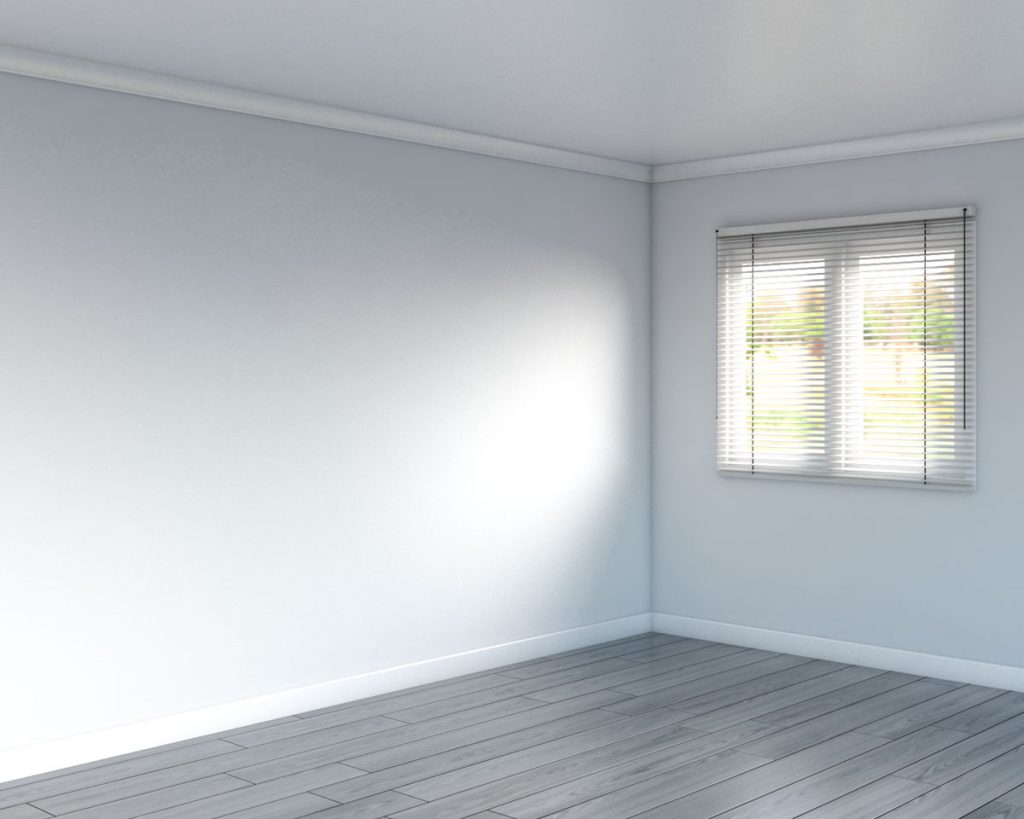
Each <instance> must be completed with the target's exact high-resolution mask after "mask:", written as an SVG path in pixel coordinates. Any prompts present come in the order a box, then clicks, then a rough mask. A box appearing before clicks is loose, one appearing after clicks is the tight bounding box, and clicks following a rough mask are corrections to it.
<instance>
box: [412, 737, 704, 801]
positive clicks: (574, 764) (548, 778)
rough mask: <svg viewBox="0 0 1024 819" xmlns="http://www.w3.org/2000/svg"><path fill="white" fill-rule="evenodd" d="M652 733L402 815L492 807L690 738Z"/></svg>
mask: <svg viewBox="0 0 1024 819" xmlns="http://www.w3.org/2000/svg"><path fill="white" fill-rule="evenodd" d="M679 728H681V726H679ZM656 733H658V734H659V736H658V737H657V738H655V739H652V738H651V737H650V736H648V735H640V736H638V737H633V738H630V739H628V740H622V741H620V742H617V743H613V744H611V745H608V746H605V747H603V748H598V749H595V750H593V751H589V752H587V753H583V754H577V755H575V756H571V757H567V758H565V759H561V760H557V761H555V762H552V763H549V764H547V765H542V766H540V767H537V768H532V769H530V770H527V771H524V772H522V773H519V774H515V775H513V776H508V777H505V778H503V779H499V780H496V781H493V782H487V783H484V784H480V785H477V786H476V787H471V788H466V789H463V790H459V791H455V792H452V793H449V794H448V795H446V796H441V797H439V798H435V799H433V800H431V801H429V802H426V803H425V804H424V805H422V806H420V807H418V808H414V809H413V810H411V811H406V812H405V814H404V815H407V816H410V817H413V816H415V817H421V819H422V817H454V816H467V815H470V814H473V813H476V812H478V811H480V810H482V809H491V808H495V806H496V805H498V804H500V803H502V802H505V801H509V800H512V799H515V798H517V797H520V796H523V795H525V794H529V793H532V792H535V791H537V790H540V789H543V788H546V787H551V786H552V785H556V784H559V783H562V782H566V781H568V780H570V779H574V778H576V777H579V776H585V775H587V774H589V773H592V772H594V771H597V770H603V769H606V768H609V767H612V766H614V765H615V764H616V763H618V762H621V761H623V760H626V759H630V758H633V757H637V756H642V755H644V754H645V752H647V751H656V750H658V749H659V748H665V747H672V746H673V745H679V744H680V740H681V738H684V737H687V736H690V737H692V733H690V734H677V735H675V736H673V735H672V732H671V729H669V730H667V731H661V732H656ZM401 790H402V791H403V792H405V791H407V790H412V789H410V788H402V789H401ZM498 812H501V811H498Z"/></svg>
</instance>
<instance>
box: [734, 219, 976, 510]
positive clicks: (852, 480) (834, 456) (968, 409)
mask: <svg viewBox="0 0 1024 819" xmlns="http://www.w3.org/2000/svg"><path fill="white" fill-rule="evenodd" d="M961 217H966V218H970V219H971V220H972V222H973V221H974V220H975V217H976V211H975V208H973V207H970V206H967V207H958V208H943V209H935V210H920V211H904V212H899V213H885V214H874V215H867V216H855V217H847V218H834V219H814V220H803V221H797V222H778V223H771V224H764V225H743V226H735V227H726V228H720V229H718V230H717V231H716V271H715V275H716V287H715V291H716V296H715V311H716V312H715V314H716V321H715V373H716V378H715V381H716V384H715V390H716V396H715V402H716V405H715V418H716V433H715V434H716V460H717V461H718V472H719V474H720V475H723V476H728V477H748V478H757V479H766V480H798V481H812V482H819V483H836V484H855V485H867V486H893V487H901V488H923V489H940V490H944V491H961V492H964V491H966V492H971V491H974V489H975V487H976V470H977V429H976V425H977V402H976V382H977V377H976V372H977V371H976V361H975V350H976V347H977V318H976V304H977V302H976V294H975V290H976V286H977V269H976V258H977V251H976V232H975V230H976V229H974V228H972V230H971V235H970V239H969V240H967V241H969V242H970V247H969V248H966V247H965V248H964V251H963V252H962V253H958V254H957V262H956V263H957V264H958V265H959V264H963V265H965V266H966V265H967V263H968V257H969V258H970V261H971V264H972V267H971V273H970V275H969V276H966V283H967V291H966V292H965V291H964V290H963V284H962V283H961V281H959V280H958V281H957V283H956V293H957V295H958V300H959V301H960V303H961V304H962V305H963V309H962V313H961V315H962V325H959V324H958V326H961V327H962V329H963V331H964V333H965V340H966V339H967V334H968V333H969V343H965V344H963V345H962V347H961V349H960V355H959V357H958V358H957V365H958V366H957V374H956V380H955V385H956V386H955V389H956V393H957V394H958V395H962V396H963V398H962V400H960V401H957V402H956V404H955V411H956V418H957V420H956V423H957V425H960V424H962V423H966V419H965V415H966V414H967V413H969V415H968V416H967V417H968V418H969V423H970V431H969V432H970V434H969V444H970V455H971V458H972V460H973V469H972V472H971V475H970V483H969V485H968V484H962V485H955V484H950V483H948V482H942V481H941V480H940V481H938V482H934V481H933V482H927V481H926V480H922V481H915V480H909V479H896V480H888V479H885V478H879V477H859V476H856V475H853V474H849V473H847V472H846V471H845V469H846V468H848V466H846V465H847V464H849V463H850V462H851V459H850V456H849V455H848V454H847V453H846V452H844V451H843V450H842V448H841V447H840V446H838V445H837V444H836V443H835V441H836V440H837V427H838V426H839V425H840V424H849V423H850V419H852V418H854V415H853V414H850V415H849V416H848V419H847V420H845V421H843V420H842V419H840V418H837V417H836V413H835V412H834V411H829V412H827V413H826V421H825V425H826V429H825V454H824V459H823V460H824V461H825V462H827V463H828V467H827V468H826V469H823V470H820V471H821V472H822V473H825V474H809V473H805V472H801V471H799V469H796V470H794V471H792V472H789V471H785V470H773V471H759V470H757V469H755V468H754V464H753V459H752V464H751V469H750V470H749V471H746V470H741V469H738V468H723V466H722V463H721V455H720V453H721V448H722V435H723V430H722V424H723V418H722V417H721V414H722V406H721V402H722V395H723V387H722V384H723V375H722V367H723V357H722V355H723V352H724V351H723V350H722V349H721V343H722V329H721V327H720V326H719V324H720V322H721V321H722V317H721V314H720V310H721V305H722V298H723V294H722V287H721V282H719V281H717V279H718V278H719V276H720V274H721V271H720V265H719V264H718V261H717V259H718V255H717V240H718V239H721V238H728V237H737V236H747V235H752V236H757V235H764V234H771V233H785V232H797V231H807V230H815V229H828V228H848V227H858V226H873V225H896V224H900V223H913V222H927V221H928V220H939V219H942V220H948V219H952V218H961ZM965 235H966V234H965ZM827 266H828V265H827ZM843 271H844V265H842V264H836V263H835V262H833V263H832V265H831V269H827V270H826V271H825V277H826V281H827V282H831V285H827V286H826V289H825V294H826V305H825V310H826V336H825V345H826V354H825V367H826V371H828V370H829V369H830V368H834V367H836V366H838V363H837V358H838V354H837V353H836V352H835V350H836V348H837V345H838V344H839V343H840V339H839V336H840V335H841V334H840V333H838V332H837V327H838V323H837V322H836V321H834V320H832V318H833V316H832V313H833V311H835V310H836V309H837V305H836V301H837V299H836V295H837V293H842V292H843V291H844V290H847V287H848V285H847V284H846V283H845V282H842V281H840V282H838V283H837V282H836V281H835V279H836V278H837V277H840V276H841V275H842V274H843ZM848 298H850V295H849V292H848V291H847V292H846V294H845V295H844V296H843V297H842V302H843V304H844V305H846V308H845V312H846V313H847V314H849V312H850V311H849V306H848V304H846V300H847V299H848ZM734 309H736V308H734ZM734 343H743V344H745V343H746V342H745V341H744V340H736V341H735V342H734ZM847 355H849V354H848V353H847ZM967 373H970V377H969V378H968V377H967ZM826 382H828V376H826ZM737 388H738V387H737ZM826 405H827V406H828V407H832V408H834V407H835V406H838V405H840V402H838V401H836V400H835V399H834V398H832V397H829V398H827V399H826ZM840 412H842V410H841V411H840ZM859 421H860V422H862V421H863V418H862V417H861V418H859ZM965 429H966V426H965ZM734 434H735V432H734ZM810 463H811V462H810V461H808V464H810ZM926 463H927V459H926ZM941 466H942V464H941V462H940V463H936V464H934V465H933V466H929V469H932V468H934V469H941ZM940 474H941V473H940Z"/></svg>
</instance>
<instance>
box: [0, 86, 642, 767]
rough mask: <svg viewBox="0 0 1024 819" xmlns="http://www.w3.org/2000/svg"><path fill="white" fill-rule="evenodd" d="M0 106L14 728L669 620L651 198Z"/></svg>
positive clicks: (1, 587) (6, 602) (88, 99)
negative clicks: (658, 465) (659, 496)
mask: <svg viewBox="0 0 1024 819" xmlns="http://www.w3.org/2000/svg"><path fill="white" fill-rule="evenodd" d="M0 100H2V109H3V111H4V115H3V117H2V118H0V146H2V147H0V350H2V353H0V404H2V407H3V409H2V412H3V423H2V424H0V452H2V458H0V464H2V466H0V544H2V547H0V548H2V549H3V553H4V554H3V571H2V572H0V622H2V623H3V624H4V640H3V650H2V656H3V669H4V672H3V674H2V675H0V725H2V726H3V732H2V741H0V747H3V746H10V747H16V746H19V745H21V744H25V743H29V742H33V741H42V740H46V739H49V738H55V737H62V736H67V735H70V734H75V733H79V732H84V731H89V730H94V729H99V728H103V727H108V726H113V725H117V724H123V723H131V722H134V721H138V720H143V719H147V718H151V717H156V716H161V715H165V714H170V713H175V712H179V711H182V710H184V709H189V708H195V707H200V706H206V705H213V704H218V703H222V702H228V701H233V700H238V699H241V698H244V697H247V696H253V695H257V694H261V693H268V692H273V691H279V690H284V689H289V688H292V687H295V686H301V685H305V684H311V683H316V682H321V681H326V680H332V679H336V678H340V677H345V676H348V675H352V674H357V673H361V672H367V671H373V670H376V669H381V668H388V667H392V666H396V665H401V664H405V663H410V662H414V661H418V660H423V659H428V658H433V657H438V656H443V655H446V654H451V653H455V652H460V651H466V650H469V649H474V648H478V647H482V646H488V645H494V644H498V643H502V642H506V641H510V640H516V639H521V638H526V637H530V636H534V635H539V634H545V633H549V632H553V631H559V630H562V629H567V628H572V627H576V626H581V625H584V624H588V623H594V622H599V621H603V620H607V619H611V618H616V617H620V616H625V615H631V614H636V613H640V612H645V611H647V610H648V607H649V606H648V604H649V590H648V582H649V581H648V578H649V571H648V555H647V551H648V550H647V543H648V539H649V538H648V497H649V493H648V486H647V481H648V474H649V473H648V440H649V437H648V395H649V387H648V333H647V327H648V318H647V309H648V293H647V282H648V270H649V264H648V252H649V245H648V226H649V223H648V205H649V198H648V188H647V187H646V186H645V185H642V184H638V183H630V182H623V181H619V180H611V179H606V178H600V177H595V176H588V175H585V174H579V173H572V172H565V171H557V170H553V169H548V168H540V167H535V166H529V165H525V164H522V163H515V162H507V161H503V160H496V159H488V158H483V157H478V156H470V155H465V154H458V153H455V152H450V151H444V150H437V149H430V148H425V147H420V146H412V145H406V144H399V143H395V142H389V141H385V140H376V139H372V138H366V137H357V136H351V135H345V134H340V133H337V132H331V131H325V130H320V129H315V128H308V127H303V126H296V125H291V124H285V123H277V122H270V121H265V120H260V119H255V118H249V117H243V116H238V115H234V114H228V113H223V112H214V111H209V110H202V109H198V108H190V107H186V106H177V105H173V104H167V103H160V102H154V101H147V100H142V99H138V98H131V97H126V96H121V95H117V94H112V93H104V92H97V91H91V90H85V89H79V88H74V87H70V86H62V85H58V84H51V83H46V82H40V81H34V80H26V79H20V78H12V77H0Z"/></svg>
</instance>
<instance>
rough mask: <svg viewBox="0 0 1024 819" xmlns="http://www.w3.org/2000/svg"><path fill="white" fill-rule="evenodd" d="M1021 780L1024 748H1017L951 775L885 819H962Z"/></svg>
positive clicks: (1023, 773) (1019, 783)
mask: <svg viewBox="0 0 1024 819" xmlns="http://www.w3.org/2000/svg"><path fill="white" fill-rule="evenodd" d="M1022 783H1024V749H1020V748H1018V749H1016V750H1013V751H1010V752H1008V753H1006V754H1003V755H1002V756H999V757H996V758H995V759H992V760H990V761H988V762H985V763H984V764H982V765H979V766H978V767H976V768H973V769H972V770H970V771H968V772H967V773H964V774H961V775H960V776H958V777H956V778H955V779H950V780H949V781H948V782H946V783H945V784H943V785H940V786H939V787H937V788H935V789H934V790H931V791H928V793H926V794H924V795H923V796H919V797H917V799H914V800H912V801H910V802H908V803H907V804H905V805H903V806H902V807H899V808H896V810H894V811H890V812H889V813H887V814H886V817H887V819H962V817H963V816H965V815H966V814H968V813H970V812H971V811H973V810H975V809H977V808H980V807H981V806H982V805H984V804H986V803H988V802H991V801H993V800H994V799H998V798H999V797H1000V796H1001V795H1002V794H1004V793H1006V792H1007V791H1008V790H1011V789H1012V788H1015V787H1018V786H1019V785H1021V784H1022Z"/></svg>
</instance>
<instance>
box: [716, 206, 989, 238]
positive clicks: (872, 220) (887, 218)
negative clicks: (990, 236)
mask: <svg viewBox="0 0 1024 819" xmlns="http://www.w3.org/2000/svg"><path fill="white" fill-rule="evenodd" d="M965 210H966V214H965V213H964V211H965ZM964 215H966V216H968V217H973V216H974V207H973V206H966V207H959V208H938V209H935V210H912V211H903V212H901V213H882V214H878V213H875V214H872V215H870V216H844V217H840V218H837V219H805V220H803V221H800V222H776V223H774V224H770V225H741V226H738V227H724V228H719V229H718V231H717V233H718V236H719V238H726V237H729V236H751V235H755V236H757V235H761V234H765V233H784V232H786V231H798V230H828V229H829V228H844V227H863V226H867V225H891V224H894V223H899V222H924V221H928V220H931V219H960V218H962V217H963V216H964Z"/></svg>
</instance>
